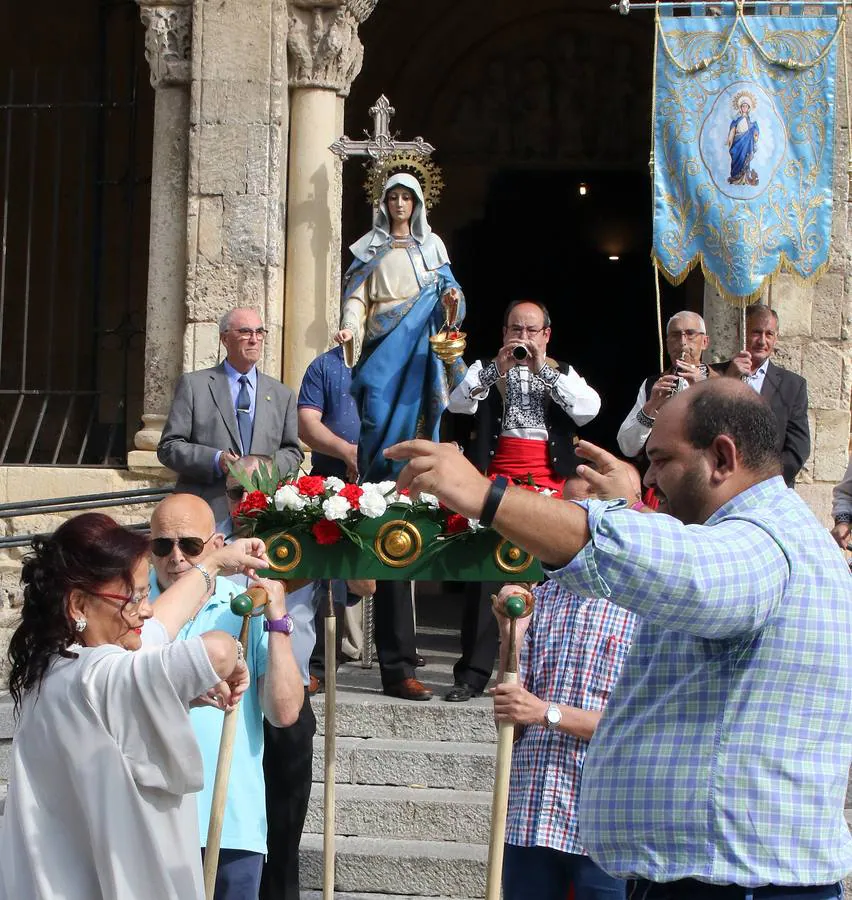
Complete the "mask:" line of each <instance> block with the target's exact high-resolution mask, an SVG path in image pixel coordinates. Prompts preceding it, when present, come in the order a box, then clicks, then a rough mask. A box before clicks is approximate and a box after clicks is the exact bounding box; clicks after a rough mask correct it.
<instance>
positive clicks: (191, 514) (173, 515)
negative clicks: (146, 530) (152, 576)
mask: <svg viewBox="0 0 852 900" xmlns="http://www.w3.org/2000/svg"><path fill="white" fill-rule="evenodd" d="M215 532H216V521H215V519H214V517H213V510H211V509H210V507H209V506H208V505H207V503H206V502H205V501H204V500H202V499H201V497H196V496H195V495H194V494H171V495H170V496H168V497H166V498H165V500H161V501H160V502H159V503H158V504H157V506H156V508H155V509H154V513H153V515H152V516H151V540H152V542H157V541H158V540H159V542H160V544H161V545H163V547H164V548H165V545H166V542H168V541H171V547H170V548H169V552H168V553H167V554H166V555H165V556H158V555H157V553H152V555H151V557H152V562H153V565H154V569H155V570H156V572H157V582H158V583H159V585H160V587H161V588H163V589H165V588H167V587H169V586H170V585H172V584H174V582H175V581H177V579H178V578H180V577H181V575H184V574H186V572H188V571H189V570H190V569H191V568H192V566H193V564H195V563H198V562H200V561H201V560H203V559H204V557H205V556H207V555H208V554H209V553H212V552H213V550H216V549H218V548H220V547H221V546H222V545H223V543H224V540H223V538H222V536H221V535H220V534H216V533H215ZM181 538H197V539H199V540H201V541H202V547H201V552H200V553H198V554H197V555H192V554H190V553H187V552H185V551H184V550H182V549H181V547H180V544H179V541H180V539H181ZM155 549H157V548H156V545H155Z"/></svg>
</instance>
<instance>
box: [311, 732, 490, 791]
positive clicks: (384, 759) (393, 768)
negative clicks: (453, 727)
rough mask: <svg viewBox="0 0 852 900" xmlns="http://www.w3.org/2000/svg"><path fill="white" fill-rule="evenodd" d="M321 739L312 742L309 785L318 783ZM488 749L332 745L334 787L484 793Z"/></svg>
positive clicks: (357, 742) (358, 742)
mask: <svg viewBox="0 0 852 900" xmlns="http://www.w3.org/2000/svg"><path fill="white" fill-rule="evenodd" d="M324 742H325V738H323V737H316V738H314V763H313V780H314V781H323V780H324V770H323V766H324V759H325V744H324ZM495 756H496V746H495V745H494V744H463V743H452V742H449V741H399V740H382V739H380V738H346V737H341V738H338V739H337V768H336V772H335V775H336V781H337V783H338V784H395V785H399V786H408V787H430V788H457V789H459V790H471V791H490V790H491V789H492V787H493V784H494V758H495Z"/></svg>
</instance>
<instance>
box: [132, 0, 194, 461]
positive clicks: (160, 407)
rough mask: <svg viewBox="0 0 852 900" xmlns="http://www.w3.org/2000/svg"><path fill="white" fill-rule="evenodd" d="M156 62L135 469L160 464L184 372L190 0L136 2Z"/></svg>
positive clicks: (149, 56) (148, 49)
mask: <svg viewBox="0 0 852 900" xmlns="http://www.w3.org/2000/svg"><path fill="white" fill-rule="evenodd" d="M137 2H138V3H139V5H140V15H141V19H142V23H143V24H144V25H145V29H146V30H145V57H146V59H147V60H148V63H149V65H150V67H151V84H152V85H153V87H154V90H155V91H156V95H155V100H154V146H153V158H152V167H151V230H150V239H149V252H148V302H147V309H146V319H145V393H144V402H143V410H144V413H143V416H142V423H143V427H142V430H141V431H139V432H138V433H137V434H136V437H135V444H136V450H134V451H132V452H131V453H130V454H128V465H129V467H130V468H131V469H132V470H134V471H137V470H150V469H160V470H161V471H162V467H161V466H160V464H159V461H158V460H157V455H156V449H157V442H158V441H159V439H160V433H161V432H162V429H163V424H164V423H165V420H166V415H167V414H168V411H169V406H170V404H171V400H172V391H173V389H174V385H175V381H176V380H177V376H178V374H179V373H180V371H181V361H182V351H181V339H182V337H183V326H184V320H185V294H186V199H187V165H188V139H189V82H190V63H189V58H190V46H191V28H192V24H191V17H192V8H191V0H169V2H158V0H137Z"/></svg>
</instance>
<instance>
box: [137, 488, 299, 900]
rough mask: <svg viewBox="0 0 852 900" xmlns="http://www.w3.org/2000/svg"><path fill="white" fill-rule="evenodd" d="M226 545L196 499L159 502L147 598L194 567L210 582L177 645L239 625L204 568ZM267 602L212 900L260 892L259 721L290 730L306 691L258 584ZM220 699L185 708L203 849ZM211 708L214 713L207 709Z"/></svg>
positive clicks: (275, 593)
mask: <svg viewBox="0 0 852 900" xmlns="http://www.w3.org/2000/svg"><path fill="white" fill-rule="evenodd" d="M223 545H224V537H223V535H222V534H220V533H219V532H217V531H216V526H215V523H214V519H213V512H212V511H211V509H210V507H209V506H208V505H207V504H206V503H205V502H204V501H203V500H201V499H200V498H199V497H195V496H193V495H191V494H173V495H171V496H170V497H167V498H166V499H165V500H163V501H162V502H161V503H160V504H159V505H158V506H157V508H156V509H155V510H154V515H153V516H152V518H151V558H152V563H153V567H154V571H153V572H152V573H151V599H152V601H154V602H155V607H154V608H155V610H156V598H157V597H158V596H159V594H160V591H162V590H165V589H166V588H167V587H169V586H170V585H172V584H174V583H175V582H176V581H177V580H178V579H180V578H182V577H183V576H184V575H186V574H187V573H188V572H191V571H192V570H193V569H198V570H200V571H201V574H202V575H203V576H204V577H205V581H208V582H209V592H208V594H207V596H206V597H205V599H203V600H202V601H201V603H200V604H199V606H198V608H197V609H196V610H195V612H194V614H193V616H192V618H191V619H190V620H189V621H188V622H187V623H186V624H185V625H184V626H183V628H181V630H180V631H179V632H178V635H177V640H182V639H184V640H185V639H188V638H191V637H194V636H195V635H197V634H201V633H203V632H205V631H210V630H215V629H219V630H223V631H228V632H230V633H231V634H233V635H234V636H235V637H236V636H237V635H238V634H239V631H240V626H241V625H242V621H241V619H240V618H239V617H238V616H235V615H234V614H233V613H232V612H231V608H230V602H231V598H232V597H233V596H235V595H236V594H238V593H240V592H241V588H240V587H238V586H237V585H236V584H234V582H232V581H230V580H228V579H227V578H222V577H211V576H210V573H208V572H207V570H206V568H205V566H204V560H205V558H206V557H207V556H209V555H210V554H212V553H214V552H215V551H216V550H218V549H219V548H221V547H222V546H223ZM257 582H258V583H259V584H260V585H261V586H262V587H264V588H265V589H266V591H267V593H268V595H269V602H268V604H267V605H266V607H265V608H264V610H263V614H262V615H260V616H258V617H256V618H254V619H252V622H251V627H250V629H249V638H248V649H247V653H246V663H247V665H248V667H249V671H250V673H251V686H250V687H249V689H248V691H247V692H246V694H245V696H244V697H243V699H242V701H241V702H240V705H239V707H238V715H239V720H238V724H237V733H236V739H235V743H234V756H233V764H232V768H231V778H230V782H229V787H228V798H227V802H226V805H225V819H224V824H223V828H222V843H221V851H220V855H219V868H218V872H217V877H216V892H215V900H246V898H252V897H254V898H256V897H257V896H258V892H259V890H260V879H261V872H262V867H263V858H264V855H265V853H266V849H267V848H266V832H267V824H266V803H265V783H264V776H263V747H264V738H263V734H264V733H263V720H264V717H266V719H267V721H268V722H269V723H270V724H271V725H272V726H274V727H276V728H283V727H285V726H289V725H292V724H293V723H294V722H295V721H296V720H297V719H298V717H299V713H300V710H301V706H302V703H303V700H304V687H303V685H302V679H301V676H300V674H299V669H298V666H297V665H296V660H295V658H294V655H293V648H292V645H291V638H290V635H291V633H292V631H293V622H292V620H291V619H290V617H289V616H288V615H287V608H286V602H285V600H286V598H285V594H284V587H283V585H282V584H281V582H277V581H269V580H267V579H257ZM217 701H218V698H216V697H211V698H209V705H208V706H204V705H202V706H200V707H198V708H196V709H193V710H191V712H190V718H191V720H192V726H193V729H194V731H195V735H196V738H197V739H198V744H199V747H200V748H201V755H202V759H203V763H204V788H203V790H202V791H201V793H200V794H199V795H198V818H199V831H200V835H201V843H202V848H203V845H204V844H205V843H206V835H207V826H208V824H209V820H210V806H211V801H212V795H213V778H214V774H215V771H216V761H217V758H218V755H219V741H220V739H221V734H222V716H221V713H220V711H219V709H218V706H219V704H218V702H217ZM211 707H213V708H211Z"/></svg>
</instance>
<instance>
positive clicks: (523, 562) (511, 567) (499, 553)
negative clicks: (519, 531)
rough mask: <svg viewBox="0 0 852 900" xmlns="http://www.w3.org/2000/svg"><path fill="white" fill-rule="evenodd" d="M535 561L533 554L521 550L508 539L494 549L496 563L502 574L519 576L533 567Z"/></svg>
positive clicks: (504, 539)
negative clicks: (507, 573)
mask: <svg viewBox="0 0 852 900" xmlns="http://www.w3.org/2000/svg"><path fill="white" fill-rule="evenodd" d="M533 559H534V557H533V555H532V554H531V553H527V552H526V551H525V550H521V548H520V547H516V546H515V545H514V544H513V543H512V542H511V541H509V540H507V539H506V538H503V540H502V541H500V543H499V544H498V545H497V546H496V547H495V548H494V562H495V563H496V565H497V568H498V569H499V570H500V571H501V572H509V573H510V574H512V575H517V574H518V573H519V572H524V571H526V570H527V569H528V568H529V567H530V565H532V561H533Z"/></svg>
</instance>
